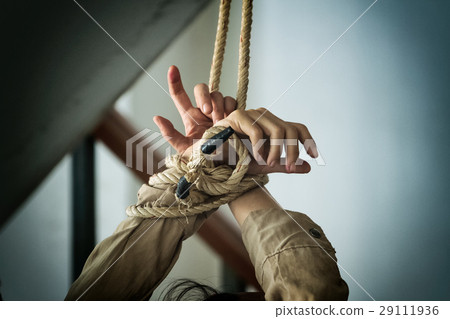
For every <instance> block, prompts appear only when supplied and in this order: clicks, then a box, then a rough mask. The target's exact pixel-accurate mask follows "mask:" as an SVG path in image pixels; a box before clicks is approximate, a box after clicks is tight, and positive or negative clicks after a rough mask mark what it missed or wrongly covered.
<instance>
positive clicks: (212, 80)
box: [209, 0, 231, 92]
mask: <svg viewBox="0 0 450 319" xmlns="http://www.w3.org/2000/svg"><path fill="white" fill-rule="evenodd" d="M230 5H231V0H222V1H221V2H220V8H219V21H218V22H217V33H216V42H215V44H214V54H213V60H212V63H211V71H210V74H209V90H210V91H211V92H214V91H218V90H219V84H220V75H221V74H222V63H223V57H224V54H225V45H226V43H227V32H228V22H229V16H230Z"/></svg>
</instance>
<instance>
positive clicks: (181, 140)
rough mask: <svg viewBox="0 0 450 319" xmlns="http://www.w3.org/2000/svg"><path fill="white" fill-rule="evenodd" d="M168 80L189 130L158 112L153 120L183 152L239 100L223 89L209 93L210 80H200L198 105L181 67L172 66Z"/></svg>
mask: <svg viewBox="0 0 450 319" xmlns="http://www.w3.org/2000/svg"><path fill="white" fill-rule="evenodd" d="M167 81H168V84H169V92H170V96H171V97H172V100H173V102H174V104H175V106H176V108H177V109H178V112H179V113H180V116H181V118H182V120H183V124H184V128H185V134H186V135H183V134H181V133H180V132H179V131H178V130H176V129H175V128H174V126H173V124H172V122H170V121H169V120H168V119H166V118H164V117H162V116H155V117H154V118H153V121H154V122H155V124H156V125H157V126H158V128H159V130H160V131H161V134H162V135H163V136H164V137H165V138H166V139H167V140H168V142H169V143H170V145H172V146H173V148H175V150H176V151H177V152H178V153H180V154H182V153H184V152H185V151H186V149H187V148H188V147H190V146H192V141H193V140H194V139H200V138H201V137H202V136H203V133H204V132H205V131H206V130H207V129H208V128H210V127H211V126H213V124H214V123H216V122H217V121H220V120H222V119H223V118H224V117H225V116H227V115H229V114H230V113H231V112H233V111H234V110H235V109H236V100H235V99H233V98H232V97H229V96H226V97H223V96H222V94H221V93H220V92H212V93H209V88H208V86H207V85H206V84H203V83H202V84H197V85H196V86H195V88H194V95H195V101H196V104H197V107H194V106H193V105H192V103H191V100H190V99H189V96H188V95H187V94H186V91H185V90H184V87H183V83H182V81H181V76H180V72H179V70H178V68H177V67H176V66H171V67H170V68H169V71H168V72H167Z"/></svg>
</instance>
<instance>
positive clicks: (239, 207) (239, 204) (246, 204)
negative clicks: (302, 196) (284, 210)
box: [228, 187, 280, 226]
mask: <svg viewBox="0 0 450 319" xmlns="http://www.w3.org/2000/svg"><path fill="white" fill-rule="evenodd" d="M228 205H229V207H230V209H231V212H232V213H233V216H234V218H235V219H236V220H237V222H238V223H239V225H240V226H242V224H243V223H244V221H245V220H246V219H247V217H248V215H250V213H251V212H253V211H256V210H261V209H267V210H268V209H271V208H280V206H279V205H278V203H277V202H276V201H275V200H274V199H273V198H272V197H271V196H270V195H269V192H268V191H267V189H266V188H264V187H256V188H254V189H252V190H250V191H248V192H247V193H244V194H242V195H241V196H239V197H238V198H236V199H235V200H234V201H232V202H230V203H229V204H228Z"/></svg>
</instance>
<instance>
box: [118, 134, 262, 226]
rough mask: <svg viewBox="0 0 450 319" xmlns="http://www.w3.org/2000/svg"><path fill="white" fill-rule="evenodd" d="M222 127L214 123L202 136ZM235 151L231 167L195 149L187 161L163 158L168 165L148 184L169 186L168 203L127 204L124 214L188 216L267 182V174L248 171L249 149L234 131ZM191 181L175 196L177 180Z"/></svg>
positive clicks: (144, 216)
mask: <svg viewBox="0 0 450 319" xmlns="http://www.w3.org/2000/svg"><path fill="white" fill-rule="evenodd" d="M223 129H224V127H220V126H213V127H211V128H210V129H208V130H207V131H206V132H205V133H204V134H203V137H202V139H204V140H208V139H209V138H211V137H212V136H214V135H215V134H217V133H218V132H220V131H221V130H223ZM228 142H229V143H230V145H231V147H232V148H233V149H234V150H235V152H236V155H237V158H238V159H237V162H236V165H235V166H234V167H231V166H229V165H227V164H221V165H217V166H216V165H215V164H214V162H213V161H212V159H211V157H209V156H208V155H205V154H203V153H202V152H201V151H200V149H194V150H193V152H192V155H191V157H190V159H189V161H188V162H185V161H184V160H183V158H182V157H181V156H180V155H175V156H169V157H167V158H166V166H167V169H166V170H165V171H163V172H161V173H157V174H155V175H153V176H151V177H150V179H149V185H150V186H152V187H155V188H158V189H168V190H170V193H173V194H174V201H173V203H172V204H171V205H162V204H161V201H160V200H158V199H157V200H155V201H153V202H146V203H145V204H143V205H133V206H130V207H128V209H127V215H128V216H134V217H143V218H151V217H162V218H171V217H182V216H184V217H187V216H192V215H197V214H201V213H203V212H207V211H211V210H214V209H217V208H218V207H219V206H221V205H223V204H226V203H229V202H231V201H232V200H234V199H236V198H237V197H239V196H240V195H241V194H243V193H245V192H247V191H249V190H251V189H253V188H255V187H258V184H259V185H264V184H266V183H267V182H268V181H269V179H268V177H267V175H264V174H257V175H251V174H248V173H247V171H248V165H249V163H250V155H249V152H248V150H247V148H246V146H245V145H244V143H243V142H242V141H241V140H240V139H239V137H238V136H237V135H236V134H235V133H234V134H233V135H232V136H231V137H230V139H229V140H228ZM183 176H184V177H185V178H186V180H187V181H188V182H189V183H191V185H190V188H189V196H188V197H187V198H185V199H180V198H178V197H177V196H175V190H176V188H177V184H178V181H179V180H180V178H181V177H183Z"/></svg>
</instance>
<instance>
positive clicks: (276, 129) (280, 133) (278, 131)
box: [272, 126, 284, 138]
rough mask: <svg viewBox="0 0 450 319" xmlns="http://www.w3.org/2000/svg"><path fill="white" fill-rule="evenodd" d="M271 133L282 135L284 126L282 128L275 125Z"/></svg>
mask: <svg viewBox="0 0 450 319" xmlns="http://www.w3.org/2000/svg"><path fill="white" fill-rule="evenodd" d="M272 135H273V136H274V137H278V138H280V137H283V136H284V128H282V127H281V126H275V127H274V129H273V131H272Z"/></svg>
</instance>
